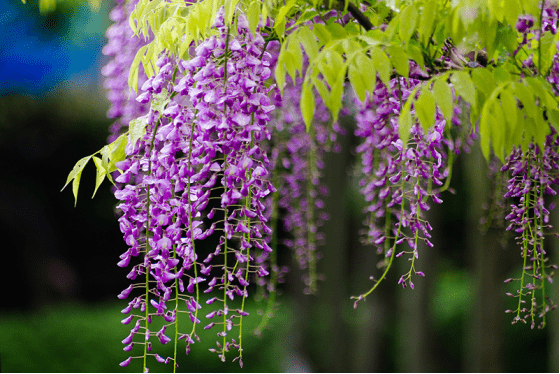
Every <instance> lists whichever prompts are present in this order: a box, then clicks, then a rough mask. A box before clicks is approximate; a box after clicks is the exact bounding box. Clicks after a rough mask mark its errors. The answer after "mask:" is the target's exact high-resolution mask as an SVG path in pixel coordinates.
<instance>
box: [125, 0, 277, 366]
mask: <svg viewBox="0 0 560 374" xmlns="http://www.w3.org/2000/svg"><path fill="white" fill-rule="evenodd" d="M223 13H224V12H223V8H222V10H220V12H219V13H218V16H217V19H216V21H215V23H214V27H215V28H216V29H217V30H218V31H219V35H218V36H212V37H211V38H210V39H208V40H206V41H204V42H203V43H201V44H200V45H199V46H198V47H196V49H195V55H194V56H193V57H192V59H191V60H189V61H179V60H178V59H176V58H172V57H168V56H165V55H163V56H161V57H160V59H159V60H158V62H157V67H158V68H159V71H158V73H157V74H156V75H155V76H154V77H151V78H150V79H149V80H147V81H146V82H145V83H144V84H143V85H142V91H143V92H142V93H141V94H140V95H139V96H138V98H137V100H138V101H140V102H146V103H147V102H150V103H151V108H150V110H149V112H148V113H147V114H146V115H145V116H144V117H142V120H143V121H145V123H146V124H147V126H146V133H145V135H144V136H142V137H141V139H139V140H138V141H137V142H136V144H133V143H129V145H128V147H127V148H126V154H127V155H128V158H127V159H126V160H125V161H123V162H121V163H120V164H119V165H118V166H119V169H121V170H122V174H121V175H120V176H119V177H118V178H117V179H116V181H117V182H120V183H127V185H126V186H125V187H124V188H123V189H121V190H119V191H117V192H116V194H115V195H116V197H117V198H118V199H119V200H121V201H122V203H121V204H120V205H119V206H118V207H119V209H121V210H122V212H123V215H122V216H121V217H120V218H119V222H120V225H121V231H122V232H123V234H124V237H125V241H126V242H127V244H128V245H129V246H130V248H129V250H128V251H127V252H125V253H124V254H123V255H122V256H121V259H122V261H120V262H119V266H122V267H125V266H128V264H129V262H130V259H131V258H132V257H136V256H139V255H140V254H143V255H144V260H143V262H142V263H140V264H138V265H135V266H134V267H133V270H132V271H131V272H130V274H129V278H130V279H135V278H136V277H137V276H138V275H145V282H144V286H141V287H145V293H144V294H143V295H141V296H139V297H137V298H135V299H133V300H132V301H131V303H130V304H129V306H130V308H127V309H126V312H127V313H129V312H130V311H131V310H132V309H137V308H138V307H140V308H141V311H143V312H144V313H145V315H144V316H139V318H140V319H141V320H144V321H145V326H144V327H143V330H145V331H144V332H143V334H144V336H145V341H146V343H144V344H147V342H148V341H149V339H150V337H151V336H152V335H155V336H156V337H157V338H158V339H159V341H160V342H161V343H162V344H166V343H168V342H169V341H170V338H169V337H167V336H166V335H165V328H166V327H167V326H168V325H165V326H164V327H163V328H162V329H161V330H159V331H158V332H157V333H155V334H154V333H151V332H150V331H149V328H148V326H149V324H150V323H151V319H152V317H156V316H157V317H162V318H163V319H164V320H165V321H166V322H169V324H176V323H177V318H178V317H177V316H178V312H180V310H179V305H180V303H179V300H183V301H184V302H185V303H186V306H187V309H188V311H187V315H188V317H189V319H190V321H191V323H192V330H191V332H190V333H184V334H182V336H183V337H184V338H185V339H186V341H187V352H188V351H189V350H190V348H189V346H190V344H192V343H194V340H193V339H192V337H193V336H194V337H195V338H196V334H195V328H196V325H197V324H199V323H200V319H199V318H198V310H199V309H201V308H202V306H201V304H200V302H199V301H200V299H199V297H200V296H199V285H201V284H203V283H205V282H206V281H207V278H206V277H209V278H208V279H210V280H209V281H208V282H207V288H206V289H205V290H204V292H205V293H209V292H212V290H213V289H214V288H217V289H218V290H221V292H222V295H223V296H222V298H221V299H220V301H221V303H222V305H223V307H222V308H220V309H218V310H217V311H216V313H217V315H219V316H222V317H223V321H222V322H220V324H221V325H222V327H223V330H222V331H220V332H219V333H218V336H220V337H223V345H222V349H221V351H220V352H219V353H220V358H222V359H223V360H225V352H226V350H229V347H233V348H237V349H238V350H239V357H238V358H239V360H240V364H241V362H242V361H241V355H242V348H241V336H242V334H241V326H242V319H243V317H244V316H247V315H248V314H247V313H246V312H245V311H244V310H243V308H241V309H239V310H238V311H233V310H230V309H229V307H228V302H229V300H233V299H234V298H235V297H241V298H242V299H243V300H244V299H245V298H246V297H247V296H248V292H247V286H248V285H249V282H250V281H251V280H252V277H263V276H266V275H267V271H266V270H265V269H264V268H263V267H262V266H258V265H257V264H255V260H254V258H255V251H264V252H269V251H271V248H270V247H269V245H268V243H267V241H266V239H267V236H268V234H270V232H271V229H270V228H269V227H268V226H267V218H266V217H265V215H264V209H265V205H264V204H263V203H262V202H261V200H263V199H264V198H265V197H266V196H267V195H268V194H270V193H271V192H274V191H275V188H274V187H273V186H272V184H271V183H270V181H269V180H267V174H268V171H267V169H268V163H269V161H268V157H267V154H266V152H265V151H264V150H263V149H262V148H261V146H260V144H261V142H263V141H265V140H266V139H270V134H269V132H268V130H267V128H266V125H267V123H268V121H269V120H270V118H269V115H268V113H269V112H270V111H272V110H273V109H274V105H272V104H271V103H270V99H269V98H268V96H267V95H268V93H269V91H270V90H273V89H274V87H270V88H268V87H267V86H266V84H265V82H266V81H267V79H268V78H269V77H270V73H271V71H270V68H269V64H268V62H267V61H266V60H265V59H263V58H262V57H263V56H264V55H266V54H267V53H266V52H263V47H264V40H263V38H262V37H261V36H260V34H258V33H257V34H256V35H255V36H253V35H252V34H251V33H250V32H249V28H248V24H247V22H246V18H245V16H244V15H243V14H238V15H237V25H238V30H237V31H238V33H237V36H233V35H232V34H231V33H230V30H229V27H228V26H226V25H225V24H224V19H223V17H224V15H223ZM175 77H178V78H175ZM176 79H178V80H179V81H178V82H177V83H176V82H175V80H176ZM216 192H218V193H219V194H220V196H219V197H218V196H213V194H214V195H215V193H216ZM213 198H215V199H219V206H218V207H212V208H211V209H210V211H208V212H207V210H206V208H207V207H210V206H212V204H210V202H211V199H213ZM206 212H207V213H206ZM216 214H217V216H216V217H214V216H215V215H216ZM205 219H207V220H208V221H206V220H205ZM210 222H211V224H210V226H209V227H205V225H206V224H207V223H210ZM214 232H218V233H220V239H219V245H218V247H217V248H216V251H215V252H213V253H210V254H209V255H208V256H207V257H206V258H205V259H204V260H203V261H200V260H199V259H198V256H197V253H196V249H195V247H196V246H195V243H196V241H197V240H203V239H205V238H207V237H208V236H210V235H211V234H212V233H214ZM218 256H222V261H221V263H220V264H219V265H217V264H215V261H216V260H215V259H214V258H215V257H216V258H217V257H218ZM234 260H235V261H234ZM212 267H218V268H221V269H222V276H221V277H216V276H214V277H211V275H212V274H211V273H210V272H211V269H212ZM148 285H153V287H150V286H148ZM132 288H134V286H133V287H129V289H130V290H132ZM129 289H127V290H126V291H125V292H123V293H122V294H121V297H123V298H124V297H126V296H128V293H129V292H130V290H129ZM185 291H186V292H185ZM148 295H150V296H149V297H152V296H155V298H151V299H150V300H149V302H148V299H149V297H148ZM215 299H216V298H212V299H211V300H212V302H213V300H215ZM169 303H173V304H174V306H171V307H170V306H168V304H169ZM207 304H211V303H210V302H207ZM150 305H151V307H152V308H150ZM150 309H152V310H155V312H150ZM210 315H211V313H210V314H209V316H210ZM212 316H213V315H212ZM237 321H239V323H237ZM127 322H130V321H127ZM234 326H239V330H240V332H239V343H236V342H235V341H234V340H232V341H231V343H230V342H226V336H227V334H228V332H229V331H231V330H232V328H233V327H234ZM207 327H208V328H211V325H209V326H207ZM140 329H142V327H140ZM136 333H138V331H136V332H133V333H131V334H132V335H134V334H136ZM140 333H142V331H140ZM130 343H131V341H128V339H127V340H126V344H130ZM175 344H176V342H175ZM127 347H128V346H127ZM145 347H146V345H145ZM145 349H146V348H145ZM145 352H146V350H145ZM145 356H146V353H145V355H144V357H145ZM156 359H157V357H156ZM173 360H175V358H173ZM158 361H160V362H161V361H162V360H158ZM164 361H165V362H168V361H169V359H167V360H164Z"/></svg>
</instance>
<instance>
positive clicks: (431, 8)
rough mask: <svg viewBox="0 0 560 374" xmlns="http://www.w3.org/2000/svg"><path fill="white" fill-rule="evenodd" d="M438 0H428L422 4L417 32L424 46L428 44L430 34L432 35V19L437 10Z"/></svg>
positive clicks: (433, 19) (434, 17)
mask: <svg viewBox="0 0 560 374" xmlns="http://www.w3.org/2000/svg"><path fill="white" fill-rule="evenodd" d="M438 3H439V2H438V1H432V0H428V1H425V2H424V4H423V10H422V14H421V15H420V25H419V28H418V33H419V34H420V40H421V41H422V44H424V45H425V46H427V45H428V41H429V38H430V36H431V35H432V31H433V27H434V21H435V19H436V15H437V12H438V9H437V8H438Z"/></svg>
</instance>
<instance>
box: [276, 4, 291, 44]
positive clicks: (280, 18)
mask: <svg viewBox="0 0 560 374" xmlns="http://www.w3.org/2000/svg"><path fill="white" fill-rule="evenodd" d="M295 3H296V0H290V1H288V2H287V3H286V5H284V6H282V7H281V8H280V9H279V10H278V14H277V15H276V20H275V21H274V31H276V34H277V35H278V36H283V35H284V31H285V28H286V15H287V14H288V12H290V10H292V8H293V7H294V4H295Z"/></svg>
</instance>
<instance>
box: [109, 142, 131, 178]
mask: <svg viewBox="0 0 560 374" xmlns="http://www.w3.org/2000/svg"><path fill="white" fill-rule="evenodd" d="M127 143H128V142H127V137H126V134H122V135H121V136H119V137H118V138H117V139H115V141H113V142H112V143H111V144H109V146H108V151H109V152H108V157H107V158H108V165H107V167H106V169H107V172H108V173H112V172H114V171H115V170H117V167H116V165H115V164H116V163H117V162H119V161H122V160H124V159H125V157H126V153H125V151H124V150H125V147H126V145H127Z"/></svg>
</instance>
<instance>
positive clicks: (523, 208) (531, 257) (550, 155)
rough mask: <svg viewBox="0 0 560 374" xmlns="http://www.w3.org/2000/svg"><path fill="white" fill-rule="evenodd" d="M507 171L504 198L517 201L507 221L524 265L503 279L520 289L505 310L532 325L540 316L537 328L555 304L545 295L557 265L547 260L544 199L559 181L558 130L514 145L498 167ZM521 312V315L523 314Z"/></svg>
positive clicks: (547, 217) (547, 225) (547, 220)
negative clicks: (516, 273)
mask: <svg viewBox="0 0 560 374" xmlns="http://www.w3.org/2000/svg"><path fill="white" fill-rule="evenodd" d="M501 170H502V171H503V172H507V173H509V174H510V177H511V179H509V184H508V192H507V193H506V194H505V195H504V197H505V198H514V199H515V201H516V204H512V205H511V210H510V213H509V214H508V215H507V216H506V220H508V221H509V223H510V224H509V226H508V227H507V230H508V231H512V232H515V233H516V235H517V236H516V238H515V239H516V240H517V244H519V246H520V249H521V257H522V258H523V269H522V272H521V277H520V278H515V279H513V278H510V279H507V280H506V281H505V282H506V283H510V282H514V284H515V283H516V282H519V289H517V291H516V293H515V294H512V293H508V294H507V295H508V296H511V297H513V298H517V299H518V301H517V308H516V309H514V310H507V311H506V313H513V314H515V317H514V319H513V321H512V323H517V322H519V321H521V322H524V323H527V322H529V320H530V323H531V328H534V327H535V325H536V319H537V318H541V319H542V320H541V323H540V324H539V326H538V327H539V328H543V327H544V326H545V324H546V313H547V312H549V311H550V310H553V309H555V308H556V307H557V305H554V303H553V302H552V301H551V300H550V299H548V297H547V295H546V290H545V288H546V283H547V282H549V283H552V275H553V274H554V273H553V271H552V270H550V269H557V266H556V265H550V264H548V263H547V262H548V258H547V256H546V251H545V247H544V235H545V231H546V230H548V229H550V228H552V226H551V225H550V211H551V210H552V209H553V208H554V203H552V204H550V205H547V204H546V203H545V198H546V195H556V194H557V193H556V191H555V190H554V188H553V185H558V134H557V133H556V131H555V130H554V129H553V128H552V127H551V134H550V135H548V136H547V137H546V143H545V145H544V147H543V148H542V149H541V147H539V146H537V145H535V144H534V143H531V144H530V145H529V147H528V149H527V150H526V151H525V152H524V151H523V150H522V149H521V147H517V148H515V149H514V150H513V151H512V153H511V154H510V155H509V157H508V158H507V162H506V164H505V165H504V166H503V167H502V169H501ZM522 313H523V315H522Z"/></svg>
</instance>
